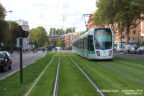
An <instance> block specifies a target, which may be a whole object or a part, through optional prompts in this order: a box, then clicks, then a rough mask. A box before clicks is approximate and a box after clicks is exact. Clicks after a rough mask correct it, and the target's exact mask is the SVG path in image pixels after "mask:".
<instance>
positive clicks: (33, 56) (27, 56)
mask: <svg viewBox="0 0 144 96" xmlns="http://www.w3.org/2000/svg"><path fill="white" fill-rule="evenodd" d="M45 54H46V52H42V51H38V52H36V53H33V52H28V53H23V68H25V67H26V66H27V65H29V64H32V63H33V62H35V61H37V60H38V59H40V58H42V57H44V56H45ZM11 60H12V69H11V70H8V71H6V72H0V80H1V79H4V78H6V77H8V76H10V75H12V74H14V73H15V72H17V71H18V70H19V67H20V55H19V53H15V54H12V55H11Z"/></svg>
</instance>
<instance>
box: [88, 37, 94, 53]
mask: <svg viewBox="0 0 144 96" xmlns="http://www.w3.org/2000/svg"><path fill="white" fill-rule="evenodd" d="M88 50H89V51H94V45H93V36H91V35H89V36H88Z"/></svg>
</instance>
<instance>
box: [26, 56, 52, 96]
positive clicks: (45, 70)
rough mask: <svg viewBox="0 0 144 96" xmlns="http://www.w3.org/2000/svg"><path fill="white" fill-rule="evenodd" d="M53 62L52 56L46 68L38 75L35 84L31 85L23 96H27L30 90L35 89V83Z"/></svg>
mask: <svg viewBox="0 0 144 96" xmlns="http://www.w3.org/2000/svg"><path fill="white" fill-rule="evenodd" d="M53 60H54V56H52V59H51V60H50V62H49V63H48V64H47V65H46V67H45V68H44V69H43V71H42V72H41V73H40V75H39V76H38V77H37V79H36V80H35V82H34V83H33V85H32V86H31V87H30V89H29V90H28V91H27V92H26V94H25V96H28V95H29V94H30V92H31V91H32V89H33V88H34V87H35V85H36V84H37V82H38V81H39V80H40V78H41V77H42V76H43V74H44V73H45V71H46V69H47V68H48V67H49V65H50V64H51V63H52V61H53Z"/></svg>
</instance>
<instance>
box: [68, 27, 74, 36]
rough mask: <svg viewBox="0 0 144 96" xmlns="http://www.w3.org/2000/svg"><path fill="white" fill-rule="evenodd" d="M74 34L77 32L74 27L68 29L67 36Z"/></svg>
mask: <svg viewBox="0 0 144 96" xmlns="http://www.w3.org/2000/svg"><path fill="white" fill-rule="evenodd" d="M73 32H75V28H74V27H72V28H67V29H66V34H68V33H73Z"/></svg>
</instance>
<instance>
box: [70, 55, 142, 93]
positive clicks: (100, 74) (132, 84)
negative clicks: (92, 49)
mask: <svg viewBox="0 0 144 96" xmlns="http://www.w3.org/2000/svg"><path fill="white" fill-rule="evenodd" d="M73 58H74V59H75V61H76V62H77V63H78V64H79V65H80V66H81V68H82V69H83V70H84V71H85V72H86V73H87V74H88V75H89V76H90V78H91V79H92V80H93V81H94V82H95V84H96V85H98V87H99V88H100V89H101V90H109V91H111V90H118V91H119V92H104V94H105V95H106V96H127V95H126V94H124V93H123V92H121V91H122V90H137V89H140V90H143V93H142V95H138V96H143V95H144V84H142V83H140V82H139V81H137V80H135V79H133V78H130V77H127V76H125V75H123V74H121V73H119V72H116V71H114V70H111V69H109V68H107V67H105V66H110V67H113V68H114V69H117V70H120V71H122V72H125V73H127V74H129V75H133V76H135V77H137V78H138V77H140V76H141V78H140V79H142V78H143V76H144V71H142V70H138V68H137V69H136V68H134V67H133V68H132V67H128V66H125V65H120V64H117V61H119V58H115V59H114V60H113V61H89V60H86V59H84V58H82V57H79V56H73ZM120 59H121V60H120V61H123V63H124V62H125V63H124V64H128V65H131V63H135V64H137V63H139V62H137V63H136V61H129V60H127V59H122V58H120ZM141 63H142V62H141ZM135 64H132V65H131V66H136V65H135ZM141 65H142V64H141ZM142 66H143V65H142ZM130 96H135V95H132V94H131V95H130Z"/></svg>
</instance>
